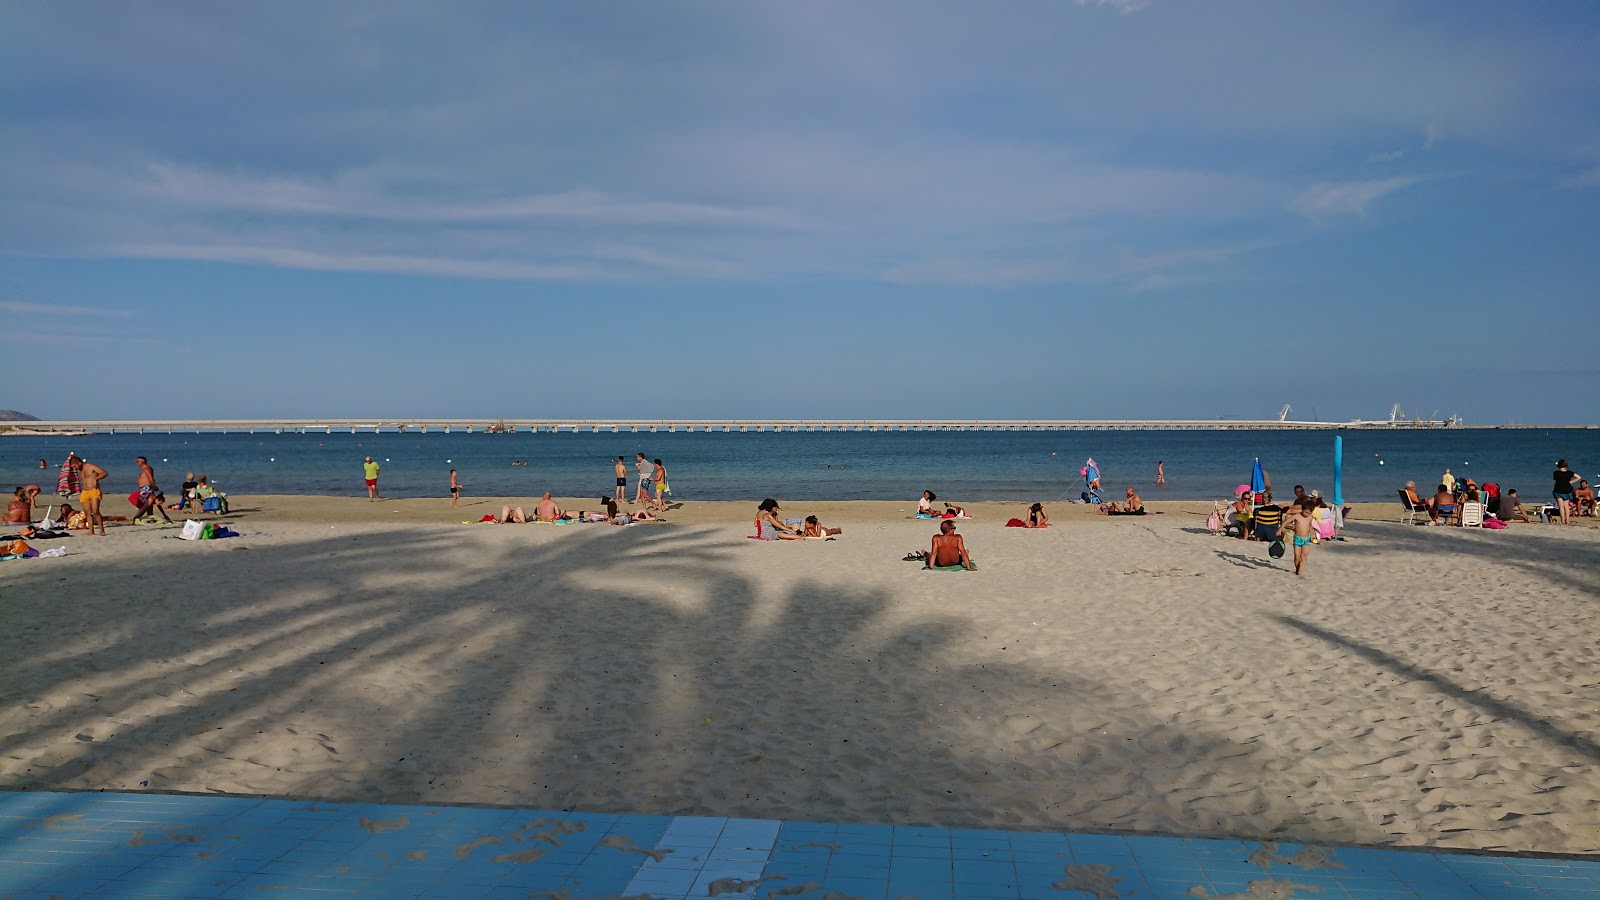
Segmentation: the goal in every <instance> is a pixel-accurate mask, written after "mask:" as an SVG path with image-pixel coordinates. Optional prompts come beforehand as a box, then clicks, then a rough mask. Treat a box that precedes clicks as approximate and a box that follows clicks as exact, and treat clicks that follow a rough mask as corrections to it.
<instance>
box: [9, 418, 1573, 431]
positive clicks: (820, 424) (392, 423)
mask: <svg viewBox="0 0 1600 900" xmlns="http://www.w3.org/2000/svg"><path fill="white" fill-rule="evenodd" d="M10 424H11V426H12V427H13V429H14V432H13V433H20V434H66V433H110V434H123V433H130V432H132V433H137V434H144V433H146V432H150V433H157V434H159V433H163V432H164V433H167V434H172V433H183V432H194V433H199V432H203V431H211V432H220V433H223V434H228V433H239V432H244V433H249V434H258V433H267V434H284V433H289V434H318V433H322V434H333V433H334V432H349V433H351V434H358V433H362V432H366V433H377V432H380V431H388V432H411V433H417V434H427V433H428V432H430V431H433V432H442V433H445V434H450V433H453V432H462V433H466V434H473V433H480V434H481V433H486V432H487V433H491V434H493V433H521V434H528V433H547V434H549V433H559V432H568V433H578V432H593V433H597V434H598V433H602V432H610V433H618V432H678V431H683V432H690V433H693V432H710V431H721V432H763V431H770V432H783V431H1284V430H1289V431H1305V430H1314V431H1332V430H1354V429H1389V430H1396V429H1404V430H1416V429H1440V430H1442V429H1446V428H1458V427H1462V426H1459V425H1451V424H1449V423H1447V422H1404V421H1402V422H1388V421H1371V422H1367V421H1362V422H1309V421H1292V420H1282V419H1255V420H1249V419H1150V420H1134V419H502V420H498V421H496V422H485V421H484V420H483V419H426V418H424V419H148V420H125V421H112V420H104V421H45V422H15V423H10ZM1484 427H1490V428H1595V427H1596V426H1594V425H1548V426H1546V425H1539V426H1532V425H1528V426H1524V425H1498V426H1484Z"/></svg>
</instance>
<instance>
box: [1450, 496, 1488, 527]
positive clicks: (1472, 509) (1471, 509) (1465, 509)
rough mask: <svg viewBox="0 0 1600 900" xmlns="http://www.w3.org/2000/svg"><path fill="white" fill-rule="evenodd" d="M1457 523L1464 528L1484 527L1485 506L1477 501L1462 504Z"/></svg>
mask: <svg viewBox="0 0 1600 900" xmlns="http://www.w3.org/2000/svg"><path fill="white" fill-rule="evenodd" d="M1456 521H1457V522H1459V523H1460V525H1461V527H1463V528H1482V527H1483V504H1482V503H1481V502H1479V501H1477V500H1468V501H1466V502H1464V503H1462V504H1461V506H1460V510H1459V512H1458V513H1457V516H1456Z"/></svg>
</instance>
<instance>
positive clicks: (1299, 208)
mask: <svg viewBox="0 0 1600 900" xmlns="http://www.w3.org/2000/svg"><path fill="white" fill-rule="evenodd" d="M1420 180H1421V179H1419V178H1413V177H1401V178H1375V179H1370V180H1367V181H1336V182H1322V183H1319V184H1314V185H1312V186H1311V187H1309V188H1307V189H1306V190H1305V192H1304V193H1302V194H1301V195H1300V196H1299V197H1296V198H1295V200H1294V202H1293V203H1292V204H1290V208H1291V209H1293V210H1294V211H1295V212H1297V213H1299V214H1300V215H1302V216H1306V217H1308V218H1322V217H1328V216H1365V215H1366V214H1367V207H1369V206H1371V205H1372V204H1373V203H1375V202H1377V201H1378V200H1380V199H1382V198H1384V197H1387V196H1388V195H1390V194H1393V193H1395V192H1396V191H1401V190H1404V189H1406V188H1408V187H1410V186H1412V185H1414V184H1416V183H1417V182H1418V181H1420Z"/></svg>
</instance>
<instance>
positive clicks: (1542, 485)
mask: <svg viewBox="0 0 1600 900" xmlns="http://www.w3.org/2000/svg"><path fill="white" fill-rule="evenodd" d="M639 450H642V451H644V452H645V454H646V455H647V456H649V457H651V458H655V457H658V456H659V457H661V459H662V461H663V462H664V463H665V464H666V466H667V469H668V472H669V474H670V478H669V480H670V482H671V484H672V490H673V497H674V498H675V499H679V500H752V499H760V498H762V497H769V496H770V497H776V498H779V499H784V500H823V499H834V500H891V499H892V500H909V499H912V498H915V497H917V496H918V495H919V494H920V493H921V492H922V490H923V489H924V488H927V489H931V490H933V491H934V492H935V493H937V494H938V495H939V497H940V499H941V500H944V499H949V500H953V501H957V502H960V501H977V500H1045V501H1056V500H1059V499H1061V498H1063V497H1076V496H1078V491H1079V490H1080V489H1081V486H1082V482H1081V479H1080V478H1079V476H1078V470H1079V468H1081V467H1082V465H1083V462H1084V459H1085V458H1086V457H1089V456H1093V457H1094V458H1095V460H1096V461H1097V462H1098V463H1099V464H1100V470H1101V474H1102V478H1103V481H1104V484H1105V486H1106V488H1107V489H1108V490H1109V491H1110V492H1112V493H1113V494H1117V495H1120V493H1121V488H1122V487H1124V486H1127V485H1132V486H1134V487H1136V488H1138V489H1139V490H1140V492H1141V493H1142V494H1143V495H1144V496H1145V497H1146V498H1147V499H1152V500H1161V499H1168V500H1199V499H1211V498H1216V497H1222V496H1225V495H1227V494H1228V493H1229V491H1230V490H1231V489H1232V488H1233V487H1234V486H1235V485H1237V484H1239V483H1241V482H1245V481H1248V480H1249V475H1250V466H1251V462H1252V460H1254V459H1255V458H1256V457H1258V456H1259V457H1260V458H1261V463H1262V466H1263V467H1265V468H1266V470H1267V472H1268V474H1269V475H1270V476H1271V478H1272V482H1273V485H1274V487H1275V488H1276V489H1277V492H1278V493H1279V494H1280V495H1284V494H1287V493H1288V489H1289V488H1290V487H1291V486H1292V485H1294V484H1303V485H1305V486H1306V487H1307V489H1312V488H1319V489H1321V490H1322V491H1323V492H1324V493H1327V494H1329V495H1330V496H1331V489H1332V486H1333V433H1331V432H1300V431H1241V432H1232V431H1216V432H1195V431H1143V432H1101V433H1095V432H969V433H960V432H909V433H898V432H896V433H889V432H876V433H872V432H864V433H863V432H845V433H839V432H828V433H810V432H796V433H789V432H784V433H770V432H768V433H743V434H722V433H710V434H706V433H696V434H689V433H666V432H660V433H656V434H649V433H638V434H634V433H627V432H623V433H618V434H610V433H605V434H527V433H519V434H508V435H495V434H481V433H480V434H461V433H459V432H458V433H454V434H442V433H438V432H433V433H429V434H416V433H404V434H393V433H383V434H376V435H375V434H371V433H364V434H354V435H353V434H349V433H342V434H341V433H335V434H320V433H319V434H281V435H280V434H254V435H250V434H226V435H224V434H170V435H169V434H144V435H137V434H117V435H88V436H84V437H9V436H4V437H0V478H3V479H4V482H3V483H4V484H5V485H8V486H10V485H16V484H29V483H37V484H39V485H40V486H41V487H43V488H44V489H45V492H46V493H47V494H48V493H52V492H53V490H54V488H55V481H56V476H57V474H58V471H59V466H60V464H61V462H62V460H64V459H65V458H66V456H67V453H68V451H74V452H76V453H77V454H78V455H79V456H83V457H86V458H88V459H90V460H93V461H94V462H96V463H99V464H100V465H101V466H102V467H103V468H105V469H107V470H108V471H110V472H111V479H110V487H111V488H112V490H111V491H108V493H115V492H116V491H117V490H123V491H126V490H131V489H132V486H133V483H134V465H133V459H134V457H135V456H139V455H143V456H146V457H149V459H150V461H151V464H152V465H154V466H155V468H156V473H157V476H158V478H159V480H160V483H161V485H162V487H165V488H169V489H170V488H176V487H177V486H178V485H179V484H180V483H181V482H182V481H183V480H184V479H183V475H184V473H185V472H186V471H193V472H196V473H198V474H205V475H208V476H210V478H211V480H212V481H215V482H217V483H218V484H219V485H220V486H221V487H222V489H223V490H225V491H227V492H228V493H230V494H233V495H235V496H240V495H249V494H328V495H335V496H362V495H364V494H365V488H364V487H363V485H362V480H361V478H362V476H361V461H362V457H363V456H365V455H367V454H371V455H372V456H373V458H374V459H376V460H377V461H378V462H379V463H380V464H381V465H382V466H383V475H382V477H381V478H380V481H379V485H380V487H381V488H382V491H383V494H384V496H386V497H445V496H448V495H449V494H448V491H447V490H446V487H447V486H448V485H449V483H450V476H449V473H450V469H451V468H452V467H453V468H456V469H459V470H460V478H461V481H462V483H463V484H464V485H465V486H466V490H465V494H467V495H477V496H497V497H536V496H538V495H539V494H540V493H541V492H542V491H545V490H550V491H553V492H555V494H556V495H557V496H577V497H582V496H589V495H593V496H596V497H598V496H600V495H602V494H605V495H608V496H609V495H610V494H611V491H612V488H613V486H614V484H615V479H614V476H613V475H612V471H611V463H612V462H613V461H615V459H616V457H617V456H618V455H619V454H621V455H624V456H626V457H627V458H628V462H629V464H630V466H629V471H630V473H631V472H632V465H631V464H632V462H633V454H634V452H635V451H639ZM1558 457H1565V458H1566V459H1567V460H1568V462H1569V464H1570V465H1571V466H1572V468H1573V469H1575V470H1576V471H1578V472H1579V473H1582V474H1583V475H1584V476H1585V477H1591V476H1594V475H1595V474H1597V473H1600V468H1597V467H1600V431H1595V430H1583V431H1580V430H1549V431H1495V430H1487V429H1484V430H1478V429H1453V430H1448V431H1443V430H1441V431H1410V430H1399V431H1351V432H1347V433H1345V434H1344V494H1345V499H1346V500H1349V501H1367V500H1391V499H1393V498H1394V492H1395V489H1396V488H1397V487H1399V486H1400V485H1401V484H1403V483H1404V482H1405V481H1406V480H1407V479H1411V480H1414V481H1416V482H1417V483H1418V484H1419V485H1421V486H1423V487H1424V488H1431V487H1432V486H1433V485H1435V484H1437V483H1438V480H1439V476H1440V474H1441V473H1443V471H1444V469H1445V467H1446V466H1449V467H1450V468H1451V469H1452V470H1453V471H1454V473H1455V474H1456V475H1457V476H1458V477H1461V476H1471V477H1473V478H1474V479H1476V480H1478V481H1480V482H1483V481H1498V482H1500V483H1501V484H1502V485H1505V486H1507V487H1515V488H1517V489H1518V491H1519V493H1520V494H1521V495H1522V496H1524V497H1527V498H1530V499H1534V498H1543V497H1548V496H1549V494H1550V486H1551V481H1550V472H1551V470H1553V469H1554V468H1555V462H1556V459H1557V458H1558ZM40 458H43V459H45V460H46V461H47V463H48V466H49V468H48V469H47V470H45V471H40V470H39V467H38V466H39V463H38V461H39V459H40ZM522 459H526V460H528V461H529V465H527V466H525V467H524V466H512V465H511V462H512V461H513V460H522ZM1157 460H1164V461H1165V462H1166V472H1167V481H1168V484H1167V485H1166V486H1164V487H1157V486H1156V485H1155V484H1154V482H1155V470H1156V462H1157ZM629 496H632V479H630V487H629Z"/></svg>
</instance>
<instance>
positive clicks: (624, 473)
mask: <svg viewBox="0 0 1600 900" xmlns="http://www.w3.org/2000/svg"><path fill="white" fill-rule="evenodd" d="M616 471H617V496H616V501H617V502H618V503H623V502H625V501H627V499H628V466H627V462H626V460H625V459H624V458H623V457H620V456H619V457H617V466H616Z"/></svg>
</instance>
